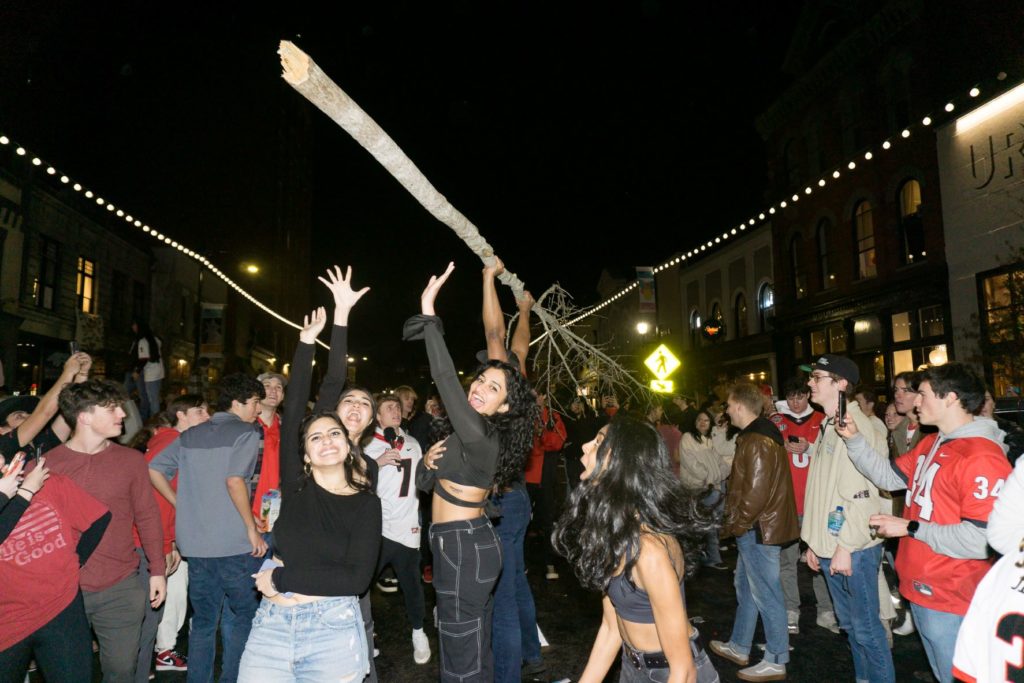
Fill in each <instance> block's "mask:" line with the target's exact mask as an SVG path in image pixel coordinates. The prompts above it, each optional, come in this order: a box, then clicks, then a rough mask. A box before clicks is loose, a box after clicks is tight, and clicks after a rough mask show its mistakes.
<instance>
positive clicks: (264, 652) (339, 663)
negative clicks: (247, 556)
mask: <svg viewBox="0 0 1024 683" xmlns="http://www.w3.org/2000/svg"><path fill="white" fill-rule="evenodd" d="M369 666H370V665H369V662H368V661H367V649H366V632H365V631H364V630H363V618H362V616H361V615H360V613H359V598H357V597H354V596H345V597H337V598H324V599H323V600H317V601H316V602H307V603H304V604H300V605H292V606H291V607H281V606H280V605H275V604H274V603H272V602H271V601H269V600H267V599H266V598H264V599H263V601H262V602H261V603H260V607H259V609H258V610H256V616H255V617H253V620H252V630H251V631H249V640H248V641H247V642H246V644H245V652H244V653H243V654H242V662H241V664H240V665H239V671H238V680H239V683H246V682H247V683H278V682H284V681H296V680H304V681H352V682H354V683H359V682H360V681H362V680H363V676H365V675H366V672H367V671H368V670H369Z"/></svg>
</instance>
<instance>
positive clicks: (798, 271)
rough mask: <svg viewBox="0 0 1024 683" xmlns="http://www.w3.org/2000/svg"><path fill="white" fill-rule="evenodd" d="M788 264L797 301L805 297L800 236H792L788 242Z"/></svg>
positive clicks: (805, 288) (805, 276) (805, 274)
mask: <svg viewBox="0 0 1024 683" xmlns="http://www.w3.org/2000/svg"><path fill="white" fill-rule="evenodd" d="M789 262H790V267H791V268H792V270H793V290H794V291H795V292H796V298H797V299H803V298H804V297H805V296H807V272H806V271H805V270H804V265H803V258H802V256H801V254H800V235H799V234H796V235H793V239H791V240H790V241H789Z"/></svg>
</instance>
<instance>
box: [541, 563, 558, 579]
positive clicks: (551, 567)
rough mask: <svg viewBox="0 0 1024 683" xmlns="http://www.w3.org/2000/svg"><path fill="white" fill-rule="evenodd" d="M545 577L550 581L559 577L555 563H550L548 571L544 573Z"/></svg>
mask: <svg viewBox="0 0 1024 683" xmlns="http://www.w3.org/2000/svg"><path fill="white" fill-rule="evenodd" d="M544 578H545V579H548V580H549V581H554V580H555V579H557V578H558V570H557V569H555V565H553V564H549V565H548V573H547V574H545V575H544Z"/></svg>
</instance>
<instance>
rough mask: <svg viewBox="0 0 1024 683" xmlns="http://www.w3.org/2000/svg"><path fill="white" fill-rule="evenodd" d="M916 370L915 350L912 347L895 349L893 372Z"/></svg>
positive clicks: (896, 373)
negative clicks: (902, 349)
mask: <svg viewBox="0 0 1024 683" xmlns="http://www.w3.org/2000/svg"><path fill="white" fill-rule="evenodd" d="M913 370H914V352H913V351H912V350H910V349H906V350H904V351H895V352H893V354H892V374H893V375H894V376H895V375H898V374H900V373H901V372H912V371H913Z"/></svg>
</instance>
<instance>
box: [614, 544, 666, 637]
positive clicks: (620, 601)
mask: <svg viewBox="0 0 1024 683" xmlns="http://www.w3.org/2000/svg"><path fill="white" fill-rule="evenodd" d="M627 557H628V558H629V557H632V556H631V555H630V554H627ZM605 593H606V594H607V595H608V599H609V600H611V601H612V605H614V606H615V612H616V613H617V614H618V615H619V617H621V618H622V619H623V620H624V621H631V622H633V623H634V624H653V623H654V610H653V609H652V608H651V599H650V598H649V597H648V596H647V591H645V590H644V589H643V588H638V587H637V585H636V584H635V583H633V582H632V581H631V580H630V579H629V578H628V577H627V576H626V572H622V573H621V574H617V575H616V576H613V577H612V578H611V581H609V582H608V589H607V590H606V591H605ZM679 597H680V598H681V599H682V600H683V601H684V602H685V601H686V589H685V588H684V587H683V578H682V577H680V578H679Z"/></svg>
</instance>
